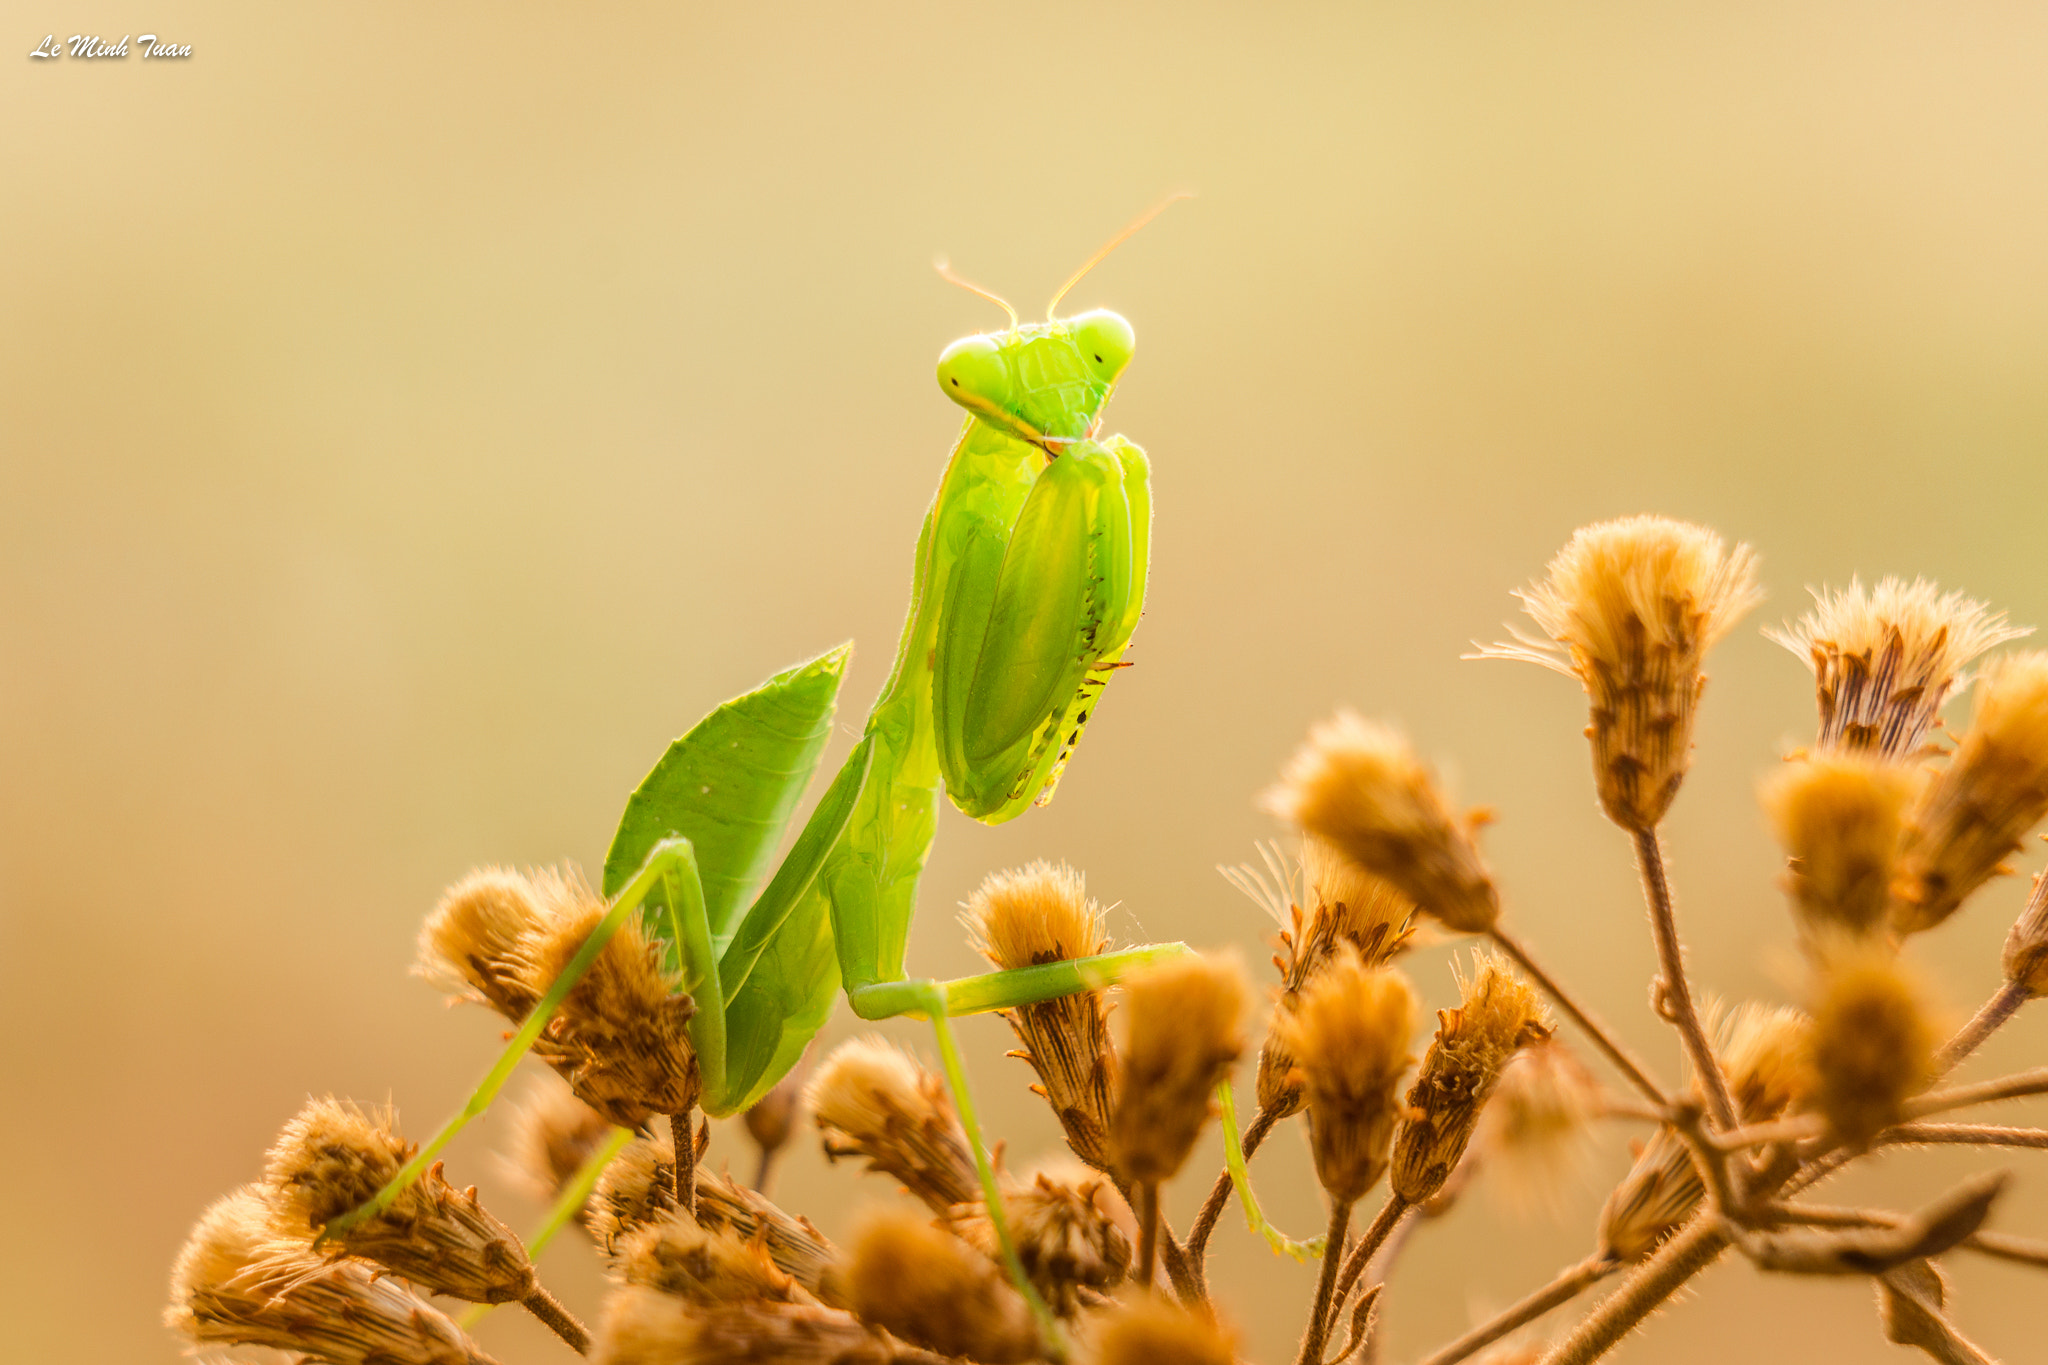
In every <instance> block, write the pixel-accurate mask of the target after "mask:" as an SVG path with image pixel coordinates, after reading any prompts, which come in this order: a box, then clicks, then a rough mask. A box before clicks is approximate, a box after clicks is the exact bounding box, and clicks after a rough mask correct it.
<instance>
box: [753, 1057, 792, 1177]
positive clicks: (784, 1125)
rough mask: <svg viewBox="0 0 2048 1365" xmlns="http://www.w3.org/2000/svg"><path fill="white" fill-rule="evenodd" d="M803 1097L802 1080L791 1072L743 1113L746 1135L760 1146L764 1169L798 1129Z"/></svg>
mask: <svg viewBox="0 0 2048 1365" xmlns="http://www.w3.org/2000/svg"><path fill="white" fill-rule="evenodd" d="M803 1098H804V1087H803V1081H802V1080H801V1079H800V1078H799V1077H798V1076H796V1075H795V1074H791V1075H788V1076H784V1077H783V1078H782V1079H781V1080H780V1081H777V1082H776V1083H775V1086H774V1088H773V1089H771V1090H770V1091H769V1092H768V1093H767V1094H765V1095H763V1096H762V1097H761V1098H760V1099H758V1100H756V1101H754V1103H752V1104H750V1105H748V1106H747V1111H746V1113H744V1114H742V1115H741V1116H740V1118H741V1121H742V1122H743V1123H745V1124H746V1128H747V1136H748V1137H750V1138H752V1139H753V1140H754V1145H755V1146H756V1147H758V1148H760V1149H761V1163H762V1169H763V1170H764V1171H765V1170H766V1169H767V1168H768V1163H769V1161H771V1160H772V1159H773V1158H774V1156H775V1154H776V1153H777V1152H779V1151H781V1150H782V1148H783V1146H784V1144H786V1143H787V1142H788V1141H789V1139H790V1136H791V1135H792V1134H793V1133H795V1132H796V1120H797V1112H798V1111H799V1110H800V1109H802V1108H803Z"/></svg>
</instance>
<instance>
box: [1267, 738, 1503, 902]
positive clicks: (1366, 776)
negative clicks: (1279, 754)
mask: <svg viewBox="0 0 2048 1365" xmlns="http://www.w3.org/2000/svg"><path fill="white" fill-rule="evenodd" d="M1265 804H1266V808H1267V809H1268V810H1270V811H1272V812H1273V813H1274V814H1276V815H1278V816H1280V817H1282V818H1283V819H1287V820H1291V821H1293V822H1294V823H1295V824H1297V825H1299V826H1300V827H1301V828H1302V829H1304V830H1306V831H1308V832H1309V833H1311V834H1314V835H1317V836H1319V837H1321V838H1323V839H1327V840H1328V841H1329V842H1330V843H1331V844H1333V845H1335V846H1336V848H1337V849H1338V850H1339V851H1341V852H1342V853H1343V854H1344V856H1345V857H1347V858H1349V859H1351V860H1352V861H1353V862H1355V863H1357V864H1358V865H1359V866H1360V867H1361V868H1362V869H1364V870H1365V871H1366V872H1369V873H1372V874H1375V875H1376V876H1379V877H1382V878H1385V879H1386V880H1387V881H1389V882H1391V883H1393V884H1394V886H1396V887H1397V888H1399V889H1400V891H1401V893H1402V894H1403V895H1405V896H1407V897H1408V898H1409V899H1410V900H1412V901H1414V902H1415V903H1416V905H1418V906H1420V907H1421V908H1422V909H1423V910H1424V911H1426V912H1427V913H1429V914H1431V915H1434V916H1436V917H1437V918H1438V919H1439V920H1441V921H1443V923H1444V924H1446V925H1447V926H1449V927H1450V928H1452V929H1455V930H1457V931H1458V932H1460V933H1468V934H1478V933H1484V932H1486V930H1488V929H1489V928H1491V927H1492V926H1493V922H1494V921H1495V920H1496V919H1498V918H1499V917H1500V894H1499V892H1498V891H1496V890H1495V888H1494V885H1493V877H1492V874H1491V873H1489V872H1488V871H1487V868H1486V864H1485V863H1484V862H1483V861H1482V860H1481V859H1480V857H1479V846H1478V845H1477V844H1476V843H1475V842H1474V841H1473V837H1472V834H1473V830H1474V828H1475V827H1476V826H1477V825H1478V824H1479V823H1480V819H1479V818H1478V817H1460V816H1458V815H1456V814H1455V813H1453V811H1452V810H1451V806H1450V802H1449V801H1448V800H1446V799H1445V797H1444V794H1443V791H1442V790H1441V788H1439V787H1438V785H1437V781H1436V778H1435V776H1434V775H1433V774H1431V772H1430V771H1429V768H1428V766H1427V765H1426V764H1424V763H1423V761H1422V760H1421V759H1420V758H1419V757H1417V756H1416V753H1415V750H1414V749H1413V747H1411V746H1410V745H1409V743H1408V741H1407V739H1406V738H1405V737H1403V736H1402V735H1401V733H1400V732H1399V731H1397V730H1395V729H1393V728H1392V727H1391V726H1386V725H1380V724H1376V723H1374V722H1372V721H1368V720H1366V719H1364V718H1363V717H1361V716H1359V715H1357V714H1356V713H1355V712H1351V711H1340V712H1338V713H1337V714H1336V716H1334V717H1333V718H1331V719H1330V720H1327V721H1324V722H1323V723H1321V724H1320V725H1317V726H1315V727H1314V728H1313V729H1311V730H1310V731H1309V736H1308V743H1306V744H1305V745H1303V746H1302V747H1301V748H1300V749H1299V750H1297V751H1296V752H1295V754H1294V757H1293V758H1292V759H1290V760H1289V761H1288V764H1287V768H1286V771H1285V772H1283V773H1282V774H1281V778H1280V785H1279V786H1277V787H1275V788H1273V789H1272V790H1271V791H1269V792H1267V793H1266V796H1265Z"/></svg>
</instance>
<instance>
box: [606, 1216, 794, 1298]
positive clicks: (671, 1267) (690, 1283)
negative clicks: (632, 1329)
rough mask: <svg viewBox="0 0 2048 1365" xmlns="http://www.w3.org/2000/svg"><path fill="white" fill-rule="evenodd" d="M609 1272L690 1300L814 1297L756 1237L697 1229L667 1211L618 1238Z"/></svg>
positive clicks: (711, 1229) (630, 1282)
mask: <svg viewBox="0 0 2048 1365" xmlns="http://www.w3.org/2000/svg"><path fill="white" fill-rule="evenodd" d="M612 1271H613V1273H614V1274H616V1275H617V1276H618V1277H619V1278H620V1279H622V1280H624V1281H625V1282H626V1283H627V1284H636V1285H645V1286H646V1287H647V1288H649V1289H659V1290H660V1291H661V1292H662V1293H664V1294H673V1295H675V1296H676V1297H678V1298H683V1299H688V1300H690V1301H691V1302H692V1303H700V1304H718V1303H747V1302H750V1301H753V1300H757V1299H758V1300H764V1301H772V1302H776V1303H810V1302H814V1300H813V1299H812V1296H811V1295H810V1293H809V1292H808V1291H806V1290H805V1289H804V1288H803V1286H801V1285H799V1284H798V1283H797V1282H796V1280H795V1279H793V1278H792V1277H791V1276H789V1275H788V1274H786V1273H784V1272H783V1271H782V1270H781V1269H779V1268H778V1267H777V1266H776V1264H775V1261H774V1259H773V1258H772V1257H770V1256H769V1254H768V1248H767V1244H766V1243H765V1242H764V1241H763V1240H762V1239H761V1238H760V1237H759V1236H755V1237H753V1238H745V1237H742V1236H740V1235H739V1234H738V1233H737V1232H734V1231H733V1230H732V1229H731V1228H729V1227H722V1228H705V1227H700V1226H698V1225H697V1224H696V1223H694V1222H692V1221H691V1220H690V1219H688V1218H686V1217H682V1216H680V1215H678V1214H676V1213H670V1214H668V1215H666V1216H664V1217H662V1218H658V1219H656V1220H655V1221H654V1222H651V1223H647V1224H644V1225H643V1226H640V1227H637V1228H635V1229H633V1230H632V1231H631V1232H629V1233H627V1234H626V1235H625V1236H624V1237H622V1238H620V1239H619V1243H618V1247H617V1249H616V1251H615V1253H614V1255H613V1258H612Z"/></svg>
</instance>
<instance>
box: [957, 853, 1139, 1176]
mask: <svg viewBox="0 0 2048 1365" xmlns="http://www.w3.org/2000/svg"><path fill="white" fill-rule="evenodd" d="M966 920H967V925H968V928H969V929H970V930H971V931H972V933H973V935H974V939H975V944H974V946H975V947H976V948H978V949H980V950H981V952H982V953H983V954H984V955H985V956H986V957H987V958H988V960H989V961H990V962H992V963H994V964H995V965H996V967H997V968H999V969H1000V970H1003V971H1013V970H1015V969H1016V968H1019V967H1034V966H1038V965H1040V964H1042V963H1047V962H1069V961H1072V960H1073V959H1075V958H1080V957H1088V956H1091V955H1093V954H1095V953H1099V952H1101V951H1102V950H1103V949H1105V948H1107V947H1108V946H1109V938H1108V936H1107V935H1106V934H1105V933H1103V930H1102V907H1100V906H1099V905H1097V904H1096V903H1095V902H1094V901H1092V900H1090V899H1089V898H1088V886H1087V882H1086V880H1085V879H1084V878H1083V877H1082V876H1081V874H1080V873H1078V872H1076V871H1074V870H1073V869H1072V868H1070V867H1067V866H1065V865H1064V864H1061V865H1058V866H1055V865H1054V864H1052V863H1043V862H1040V863H1032V864H1031V865H1030V866H1028V867H1025V868H1022V869H1019V870H1017V871H1012V872H998V873H995V874H994V875H992V876H991V877H989V878H988V880H986V881H984V882H983V883H982V884H981V886H980V888H979V889H978V890H977V891H975V893H974V895H973V897H972V899H970V900H969V901H968V903H967V915H966ZM1004 1017H1005V1018H1007V1019H1008V1020H1009V1021H1010V1026H1011V1027H1012V1028H1014V1029H1015V1030H1016V1031H1017V1037H1018V1039H1019V1041H1021V1042H1022V1043H1023V1044H1024V1050H1023V1053H1022V1055H1023V1057H1024V1060H1025V1061H1027V1062H1029V1063H1030V1064H1031V1067H1032V1069H1033V1070H1034V1071H1036V1072H1037V1073H1038V1079H1039V1082H1040V1084H1039V1086H1038V1087H1036V1088H1037V1089H1038V1090H1039V1091H1040V1093H1041V1094H1043V1095H1044V1096H1045V1099H1046V1103H1048V1104H1050V1105H1051V1106H1052V1111H1053V1113H1054V1114H1056V1115H1057V1116H1058V1117H1059V1121H1060V1127H1061V1128H1062V1129H1063V1130H1064V1131H1065V1132H1066V1135H1067V1145H1068V1146H1069V1147H1071V1148H1073V1151H1074V1155H1076V1156H1078V1157H1080V1158H1081V1160H1083V1161H1085V1162H1087V1163H1088V1164H1089V1165H1091V1166H1093V1167H1095V1168H1096V1169H1097V1170H1107V1169H1109V1148H1108V1132H1109V1115H1110V1112H1111V1111H1112V1110H1113V1109H1114V1108H1115V1107H1116V1054H1115V1051H1114V1049H1113V1048H1112V1047H1111V1045H1110V1040H1109V1015H1108V1011H1107V1010H1106V1009H1105V1008H1104V1005H1103V998H1102V992H1101V991H1082V992H1080V993H1078V994H1075V995H1068V996H1062V997H1060V998H1059V999H1057V1000H1046V1001H1041V1002H1039V1003H1037V1004H1033V1005H1025V1006H1023V1007H1021V1008H1019V1009H1014V1010H1008V1011H1005V1012H1004Z"/></svg>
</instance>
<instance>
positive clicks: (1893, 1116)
mask: <svg viewBox="0 0 2048 1365" xmlns="http://www.w3.org/2000/svg"><path fill="white" fill-rule="evenodd" d="M1818 976H1819V980H1818V982H1817V986H1816V992H1815V1000H1814V1006H1813V1065H1814V1072H1815V1075H1816V1077H1817V1084H1816V1095H1815V1098H1816V1099H1817V1101H1818V1103H1819V1107H1820V1110H1821V1112H1822V1113H1824V1114H1826V1115H1827V1117H1828V1122H1829V1123H1830V1124H1831V1125H1833V1127H1834V1130H1835V1132H1836V1133H1837V1134H1838V1135H1840V1137H1841V1138H1842V1140H1843V1141H1845V1142H1848V1143H1850V1144H1852V1145H1854V1144H1862V1143H1866V1142H1868V1141H1869V1140H1870V1139H1871V1138H1873V1137H1875V1136H1876V1135H1877V1133H1878V1132H1879V1131H1880V1130H1881V1129H1883V1128H1885V1127H1888V1126H1889V1125H1891V1124H1894V1123H1897V1122H1898V1121H1899V1120H1900V1119H1901V1118H1903V1117H1904V1114H1905V1105H1906V1101H1907V1100H1908V1099H1910V1098H1912V1097H1913V1096H1914V1095H1916V1094H1918V1093H1919V1092H1920V1091H1921V1090H1923V1089H1925V1088H1926V1087H1927V1085H1928V1084H1929V1083H1930V1082H1931V1081H1932V1080H1933V1079H1934V1049H1935V1046H1936V1044H1937V1043H1938V1042H1939V1039H1938V1038H1937V1036H1936V1030H1935V1025H1934V1022H1933V1020H1932V1018H1931V1017H1930V1011H1929V1010H1928V1007H1927V1004H1926V1001H1925V999H1924V997H1923V996H1922V993H1921V991H1920V988H1919V987H1918V985H1917V984H1916V983H1915V982H1914V981H1913V980H1912V979H1911V978H1910V977H1909V976H1908V975H1907V973H1906V969H1905V967H1904V965H1903V964H1902V963H1900V962H1899V960H1898V959H1897V957H1896V956H1894V955H1893V954H1892V953H1890V952H1889V951H1886V950H1884V949H1882V948H1877V947H1867V948H1864V949H1862V950H1860V951H1857V950H1848V949H1845V950H1843V951H1840V952H1837V953H1835V954H1834V955H1832V956H1831V957H1830V958H1829V959H1828V961H1827V962H1826V963H1824V964H1823V966H1822V968H1821V970H1820V972H1819V974H1818Z"/></svg>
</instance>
